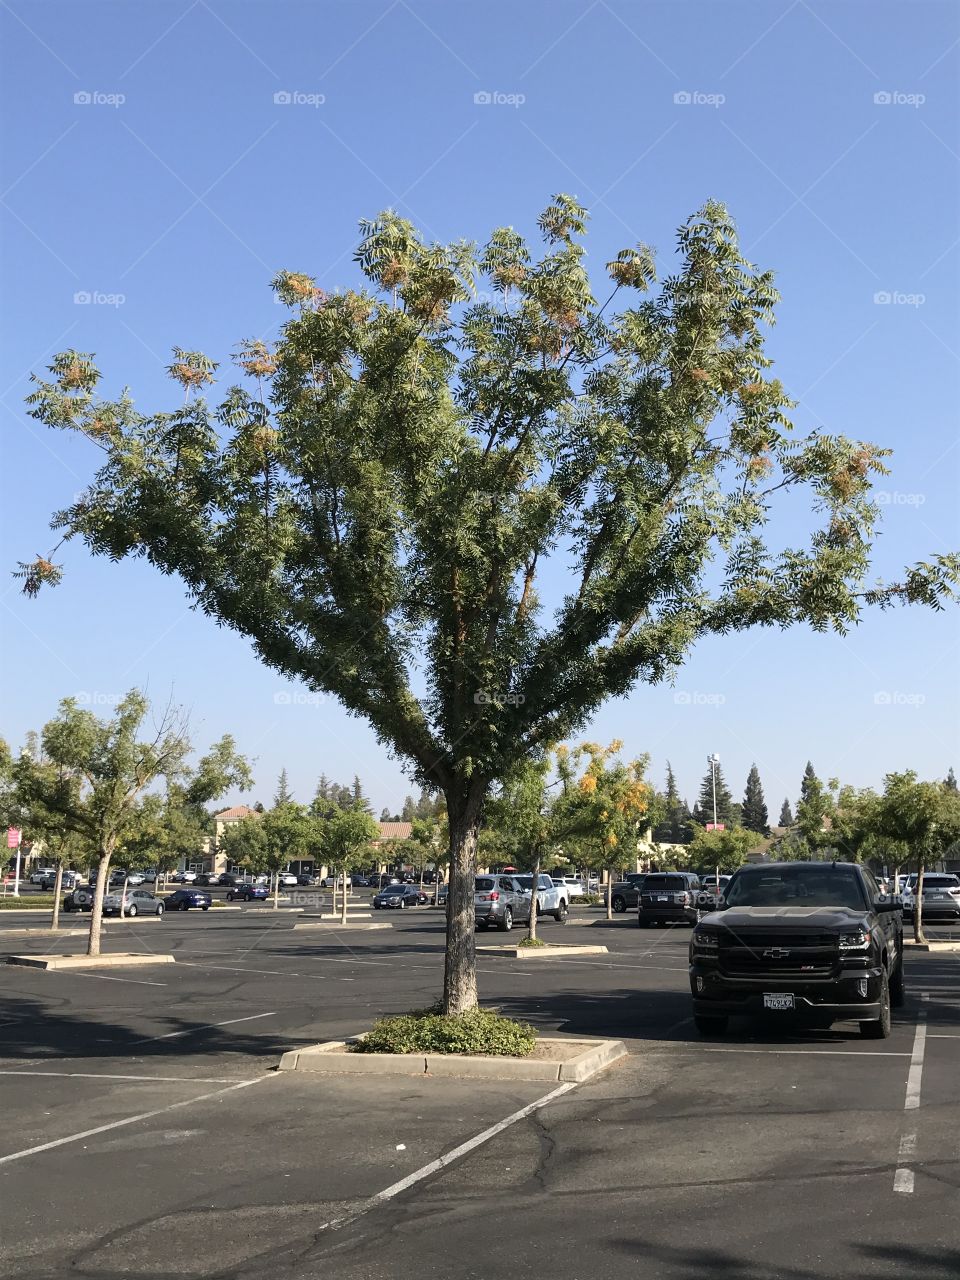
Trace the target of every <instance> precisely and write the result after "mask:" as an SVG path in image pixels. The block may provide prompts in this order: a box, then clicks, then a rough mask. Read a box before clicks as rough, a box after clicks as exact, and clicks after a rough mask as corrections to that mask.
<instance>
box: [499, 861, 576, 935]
mask: <svg viewBox="0 0 960 1280" xmlns="http://www.w3.org/2000/svg"><path fill="white" fill-rule="evenodd" d="M513 878H514V880H516V882H517V884H518V885H519V886H520V888H521V889H526V891H527V892H528V893H529V892H530V890H531V888H532V887H533V876H518V875H515V876H514V877H513ZM569 908H570V891H569V889H568V888H567V886H566V885H563V884H561V885H557V884H555V883H554V882H553V880H551V879H550V877H549V876H548V875H544V874H543V873H542V872H541V874H540V878H539V880H538V881H537V915H540V916H553V918H554V920H556V922H557V924H566V923H567V912H568V911H569Z"/></svg>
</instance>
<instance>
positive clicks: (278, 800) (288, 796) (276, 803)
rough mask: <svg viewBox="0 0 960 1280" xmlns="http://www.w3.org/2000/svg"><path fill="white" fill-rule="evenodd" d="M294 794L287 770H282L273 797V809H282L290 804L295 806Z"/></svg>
mask: <svg viewBox="0 0 960 1280" xmlns="http://www.w3.org/2000/svg"><path fill="white" fill-rule="evenodd" d="M293 802H294V801H293V792H292V791H291V790H290V782H289V779H288V778H287V771H286V769H285V768H284V769H281V770H280V777H279V778H278V779H277V790H276V792H275V794H274V797H273V807H274V808H275V809H282V808H284V807H285V806H286V805H288V804H293Z"/></svg>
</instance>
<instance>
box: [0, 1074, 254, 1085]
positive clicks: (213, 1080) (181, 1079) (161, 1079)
mask: <svg viewBox="0 0 960 1280" xmlns="http://www.w3.org/2000/svg"><path fill="white" fill-rule="evenodd" d="M0 1076H55V1077H57V1078H59V1079H63V1080H143V1081H148V1082H149V1083H150V1084H158V1083H159V1084H233V1081H232V1080H231V1079H230V1078H229V1077H228V1076H203V1077H196V1076H123V1075H118V1074H117V1073H116V1072H113V1071H0ZM259 1078H260V1077H259V1076H258V1077H257V1079H259ZM249 1083H251V1084H252V1083H253V1081H250V1082H249Z"/></svg>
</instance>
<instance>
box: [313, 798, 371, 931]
mask: <svg viewBox="0 0 960 1280" xmlns="http://www.w3.org/2000/svg"><path fill="white" fill-rule="evenodd" d="M379 834H380V828H379V827H378V826H377V824H376V822H375V821H374V820H373V818H372V817H371V816H370V814H369V813H367V812H366V811H365V810H363V809H361V808H355V809H340V810H338V811H337V812H336V813H335V814H333V816H332V817H330V818H328V819H327V820H326V822H325V824H324V828H323V850H324V860H325V861H326V862H327V863H328V864H329V865H330V866H331V867H332V868H333V871H334V876H336V875H338V874H339V875H341V876H342V877H343V893H342V895H341V914H340V923H341V924H343V925H346V923H347V887H346V886H347V875H348V873H349V872H350V871H351V870H353V869H354V868H356V867H359V866H361V865H362V864H363V861H364V859H366V858H369V857H370V843H371V841H373V840H376V838H377V836H378V835H379Z"/></svg>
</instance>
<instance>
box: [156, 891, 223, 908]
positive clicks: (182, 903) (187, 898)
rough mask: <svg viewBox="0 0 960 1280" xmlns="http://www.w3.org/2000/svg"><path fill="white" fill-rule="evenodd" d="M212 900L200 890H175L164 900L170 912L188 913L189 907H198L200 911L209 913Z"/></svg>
mask: <svg viewBox="0 0 960 1280" xmlns="http://www.w3.org/2000/svg"><path fill="white" fill-rule="evenodd" d="M212 902H213V899H212V898H211V897H210V895H209V893H204V892H203V890H202V889H175V890H174V891H173V893H171V894H170V896H169V897H168V898H167V899H166V903H167V906H168V907H169V908H170V910H171V911H189V910H190V908H191V907H199V908H200V910H201V911H209V910H210V904H211V903H212Z"/></svg>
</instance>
